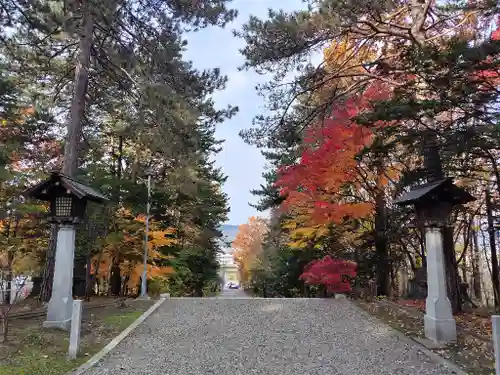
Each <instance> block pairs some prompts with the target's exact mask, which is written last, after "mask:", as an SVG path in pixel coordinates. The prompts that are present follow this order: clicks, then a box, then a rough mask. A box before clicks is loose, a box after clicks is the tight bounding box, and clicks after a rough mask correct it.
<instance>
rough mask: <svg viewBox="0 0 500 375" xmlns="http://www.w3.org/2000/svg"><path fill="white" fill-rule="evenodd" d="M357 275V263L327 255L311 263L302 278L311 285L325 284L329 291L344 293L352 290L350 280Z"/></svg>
mask: <svg viewBox="0 0 500 375" xmlns="http://www.w3.org/2000/svg"><path fill="white" fill-rule="evenodd" d="M356 275H357V266H356V263H354V262H351V261H346V260H335V259H333V258H332V257H331V256H326V257H324V258H323V259H318V260H314V261H312V262H311V263H309V264H308V265H307V266H306V267H305V268H304V272H303V273H302V275H300V279H301V280H304V281H305V282H306V283H307V284H311V285H325V286H326V288H327V290H328V291H329V292H334V293H343V292H350V291H351V283H350V280H351V279H354V278H355V277H356Z"/></svg>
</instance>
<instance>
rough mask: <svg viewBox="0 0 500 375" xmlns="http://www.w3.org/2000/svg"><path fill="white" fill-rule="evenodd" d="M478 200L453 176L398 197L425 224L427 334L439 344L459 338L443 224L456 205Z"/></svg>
mask: <svg viewBox="0 0 500 375" xmlns="http://www.w3.org/2000/svg"><path fill="white" fill-rule="evenodd" d="M473 200H475V198H474V197H472V196H471V195H470V194H469V193H468V192H466V191H465V190H464V189H462V188H460V187H458V186H456V185H455V184H454V183H453V180H452V179H451V178H446V179H442V180H438V181H433V182H430V183H427V184H423V185H420V186H418V187H416V188H414V189H412V190H410V191H409V192H408V193H406V194H404V195H403V196H401V197H400V198H399V199H397V200H395V201H394V203H395V204H397V205H400V206H407V205H413V206H414V207H415V211H416V214H417V220H418V221H419V222H420V223H421V224H423V225H424V227H425V249H426V252H427V300H426V305H425V311H426V313H425V317H424V326H425V336H426V337H427V338H428V339H431V340H432V341H434V342H436V343H450V342H455V341H456V339H457V331H456V322H455V319H454V318H453V313H452V309H451V303H450V300H449V299H448V295H447V287H446V269H445V261H444V254H443V235H442V231H441V230H442V227H444V226H446V225H450V217H451V213H452V210H453V207H455V206H457V205H461V204H465V203H468V202H471V201H473Z"/></svg>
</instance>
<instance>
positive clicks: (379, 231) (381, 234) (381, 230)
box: [375, 192, 391, 296]
mask: <svg viewBox="0 0 500 375" xmlns="http://www.w3.org/2000/svg"><path fill="white" fill-rule="evenodd" d="M383 194H384V193H383V192H380V193H379V194H377V198H376V201H375V251H376V254H377V267H376V278H377V294H378V295H379V296H389V294H390V276H391V269H390V262H389V249H388V243H387V242H388V241H387V234H386V228H387V226H386V223H387V210H386V205H385V198H384V195H383Z"/></svg>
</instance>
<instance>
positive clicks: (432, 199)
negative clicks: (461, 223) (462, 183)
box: [394, 177, 476, 225]
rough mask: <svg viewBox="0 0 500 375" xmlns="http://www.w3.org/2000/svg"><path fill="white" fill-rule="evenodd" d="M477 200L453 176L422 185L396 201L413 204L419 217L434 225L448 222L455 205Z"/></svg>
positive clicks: (397, 202)
mask: <svg viewBox="0 0 500 375" xmlns="http://www.w3.org/2000/svg"><path fill="white" fill-rule="evenodd" d="M474 200H476V198H474V197H473V196H472V195H470V194H469V193H468V192H467V191H466V190H464V189H462V188H461V187H459V186H457V185H455V184H454V183H453V179H452V178H451V177H449V178H445V179H443V180H439V181H433V182H429V183H426V184H423V185H420V186H418V187H416V188H414V189H412V190H410V191H409V192H407V193H405V194H403V195H402V196H401V197H400V198H398V199H396V200H395V201H394V204H396V205H398V206H408V205H413V206H414V207H415V210H416V212H417V216H418V219H419V220H421V221H423V222H424V223H427V224H429V223H432V224H434V225H442V224H446V223H447V220H448V218H449V216H450V214H451V211H452V209H453V207H455V206H457V205H461V204H466V203H469V202H472V201H474Z"/></svg>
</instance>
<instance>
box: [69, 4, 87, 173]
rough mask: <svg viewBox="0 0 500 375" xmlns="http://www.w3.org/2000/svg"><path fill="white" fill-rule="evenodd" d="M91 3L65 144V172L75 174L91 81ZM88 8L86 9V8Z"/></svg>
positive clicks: (82, 34) (82, 36) (84, 29)
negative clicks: (86, 98)
mask: <svg viewBox="0 0 500 375" xmlns="http://www.w3.org/2000/svg"><path fill="white" fill-rule="evenodd" d="M89 7H90V4H86V6H85V7H84V12H85V14H84V16H83V25H82V31H81V35H80V43H79V46H80V51H79V55H78V60H77V63H76V69H75V87H74V92H73V100H72V102H71V110H70V118H69V121H68V124H67V130H68V134H67V139H66V145H65V146H64V165H63V173H65V174H67V175H69V176H73V175H75V173H76V171H77V170H78V150H79V147H80V140H81V136H82V127H83V118H84V115H85V97H86V95H87V87H88V81H89V67H90V50H91V47H92V39H93V33H94V19H93V17H92V13H91V10H90V9H89ZM85 8H86V9H85Z"/></svg>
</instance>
